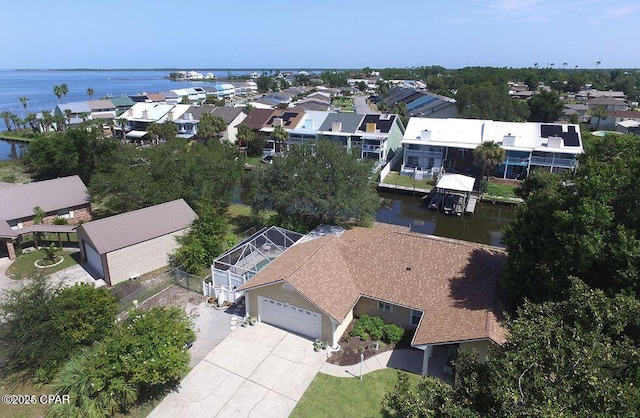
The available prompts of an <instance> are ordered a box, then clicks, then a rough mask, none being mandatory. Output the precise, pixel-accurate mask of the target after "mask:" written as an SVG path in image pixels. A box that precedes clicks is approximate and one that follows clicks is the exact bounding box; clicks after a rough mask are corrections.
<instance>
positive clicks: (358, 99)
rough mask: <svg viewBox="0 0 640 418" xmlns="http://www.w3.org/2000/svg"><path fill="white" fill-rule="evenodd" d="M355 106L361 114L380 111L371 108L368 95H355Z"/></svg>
mask: <svg viewBox="0 0 640 418" xmlns="http://www.w3.org/2000/svg"><path fill="white" fill-rule="evenodd" d="M353 106H354V107H355V110H356V113H357V114H359V115H366V114H370V113H380V112H374V111H373V110H371V108H370V107H369V105H368V104H367V96H354V98H353Z"/></svg>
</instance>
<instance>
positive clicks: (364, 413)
mask: <svg viewBox="0 0 640 418" xmlns="http://www.w3.org/2000/svg"><path fill="white" fill-rule="evenodd" d="M407 374H408V375H409V383H411V384H412V385H415V384H416V383H417V382H419V381H420V379H421V377H420V376H418V375H415V374H412V373H407ZM397 381H398V372H397V371H396V370H393V369H382V370H377V371H375V372H372V373H368V374H365V375H364V376H363V378H362V381H360V379H358V378H355V377H354V378H343V377H333V376H329V375H326V374H322V373H318V374H317V375H316V377H315V379H313V382H311V385H309V388H308V389H307V391H306V392H305V393H304V395H302V398H301V399H300V402H298V405H297V406H296V407H295V409H294V410H293V412H292V413H291V417H292V418H310V417H329V416H330V417H384V414H383V413H382V398H383V397H384V395H385V393H387V392H388V391H390V390H393V387H394V385H395V384H396V383H397Z"/></svg>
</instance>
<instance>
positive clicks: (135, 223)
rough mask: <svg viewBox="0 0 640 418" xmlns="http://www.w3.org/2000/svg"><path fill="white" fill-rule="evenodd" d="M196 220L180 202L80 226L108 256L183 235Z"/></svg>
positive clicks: (186, 205) (93, 243) (187, 206)
mask: <svg viewBox="0 0 640 418" xmlns="http://www.w3.org/2000/svg"><path fill="white" fill-rule="evenodd" d="M196 217H197V216H196V214H195V212H194V211H193V210H192V209H191V207H189V205H188V204H187V202H185V201H184V200H183V199H178V200H174V201H171V202H167V203H162V204H160V205H155V206H150V207H147V208H144V209H138V210H134V211H133V212H127V213H123V214H120V215H116V216H111V217H109V218H104V219H99V220H97V221H91V222H87V223H84V224H82V225H80V226H79V227H78V231H80V230H82V231H83V232H84V233H85V235H86V237H87V238H88V239H89V242H90V244H91V246H92V247H93V248H95V249H96V251H98V253H100V254H105V253H108V252H111V251H115V250H118V249H120V248H125V247H129V246H131V245H135V244H139V243H141V242H145V241H149V240H152V239H154V238H158V237H161V236H164V235H167V234H171V233H173V232H177V231H181V230H183V229H185V228H187V227H188V226H189V225H191V222H193V220H194V219H196Z"/></svg>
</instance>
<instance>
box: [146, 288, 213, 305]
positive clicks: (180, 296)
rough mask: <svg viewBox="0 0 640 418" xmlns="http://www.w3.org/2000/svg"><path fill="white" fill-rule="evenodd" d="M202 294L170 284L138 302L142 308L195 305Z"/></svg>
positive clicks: (199, 300) (200, 299)
mask: <svg viewBox="0 0 640 418" xmlns="http://www.w3.org/2000/svg"><path fill="white" fill-rule="evenodd" d="M202 299H203V296H202V295H200V294H198V293H196V292H192V291H190V290H187V289H185V288H182V287H180V286H176V285H171V286H169V287H168V288H166V289H165V290H163V291H161V292H160V293H158V294H157V295H155V296H153V297H151V298H150V299H147V300H146V301H144V303H142V304H140V308H142V309H150V308H154V307H159V306H178V307H180V308H184V307H186V306H187V304H192V305H197V304H199V303H200V302H202Z"/></svg>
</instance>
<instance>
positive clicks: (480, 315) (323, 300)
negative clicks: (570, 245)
mask: <svg viewBox="0 0 640 418" xmlns="http://www.w3.org/2000/svg"><path fill="white" fill-rule="evenodd" d="M505 259H506V254H505V253H504V251H502V250H500V249H497V248H493V247H487V246H482V245H478V244H473V243H468V242H463V241H456V240H450V239H442V238H437V237H433V236H429V235H422V234H415V233H410V232H407V231H406V230H404V229H398V228H384V227H380V226H377V227H374V228H353V229H351V230H348V231H346V232H344V233H342V234H341V235H339V236H338V235H326V236H322V237H320V238H316V239H311V240H301V241H299V242H298V243H296V244H295V245H293V246H291V247H290V248H288V249H287V250H286V251H285V252H284V253H282V254H281V255H279V256H278V257H277V258H275V259H274V260H273V261H272V262H271V263H270V264H268V265H267V266H266V267H264V268H263V269H262V270H260V271H259V272H258V273H257V274H255V275H254V276H253V277H251V279H249V280H248V281H247V282H246V283H244V284H243V285H241V286H240V287H239V288H238V290H240V291H244V295H245V303H246V306H247V312H248V314H249V315H251V316H254V317H257V318H258V320H259V321H263V322H266V323H270V324H272V325H275V326H278V327H281V328H284V329H287V330H289V331H292V332H295V333H298V334H301V335H304V336H308V337H310V338H313V339H315V338H320V339H322V340H324V341H328V342H329V343H330V344H331V345H332V346H336V345H337V344H338V342H339V340H340V337H341V336H342V334H343V333H344V332H345V330H346V329H347V327H348V325H349V323H350V322H351V321H352V319H353V318H354V317H359V316H361V315H365V314H367V315H374V316H379V317H381V318H382V319H384V321H385V322H391V323H395V324H397V325H399V326H402V327H403V328H405V329H408V330H412V331H415V333H414V336H413V339H412V341H411V345H412V346H413V347H415V348H417V349H420V350H423V351H424V354H423V364H422V370H423V372H424V373H425V374H426V373H427V370H429V360H430V358H431V356H432V353H433V350H434V349H436V348H446V349H448V348H449V347H455V348H456V349H457V348H474V349H476V350H477V351H478V353H479V355H480V356H481V357H483V356H486V354H487V352H488V348H489V346H490V345H492V344H502V343H503V342H504V341H505V329H504V328H503V327H502V326H501V325H500V322H499V318H500V314H501V312H502V307H501V299H500V296H499V295H500V293H499V283H498V279H499V276H500V273H501V271H502V265H503V263H504V261H505Z"/></svg>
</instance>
